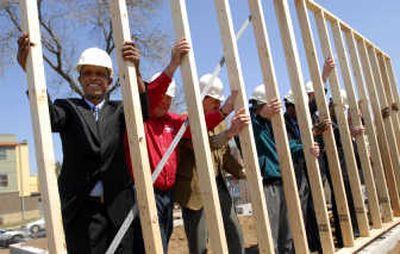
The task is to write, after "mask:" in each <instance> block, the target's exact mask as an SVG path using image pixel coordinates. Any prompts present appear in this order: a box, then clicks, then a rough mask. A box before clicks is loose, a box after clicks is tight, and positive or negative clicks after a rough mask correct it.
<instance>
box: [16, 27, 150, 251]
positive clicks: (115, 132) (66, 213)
mask: <svg viewBox="0 0 400 254" xmlns="http://www.w3.org/2000/svg"><path fill="white" fill-rule="evenodd" d="M30 45H31V44H30V42H29V38H28V35H27V34H24V35H23V36H22V37H21V38H20V39H19V41H18V46H19V48H18V61H19V63H20V65H21V67H22V68H23V69H25V63H26V57H27V54H28V52H29V48H30ZM122 51H123V56H124V58H125V60H127V61H131V62H133V63H134V65H135V67H136V68H137V73H139V70H138V66H139V58H140V52H139V50H138V49H137V48H136V47H135V45H134V44H133V43H130V42H128V43H125V45H124V47H123V50H122ZM76 69H77V71H78V72H79V82H80V84H81V86H82V90H83V98H70V99H58V100H56V101H55V102H54V103H52V102H51V101H50V100H49V111H50V118H51V125H52V130H53V132H58V133H59V134H60V136H61V141H62V148H63V156H64V159H63V165H62V169H61V173H60V175H59V178H58V184H59V192H60V197H61V207H62V215H63V223H64V230H65V236H66V242H67V250H68V253H71V254H76V253H82V254H88V253H105V252H106V250H107V248H108V246H109V244H110V243H111V241H112V239H113V237H114V235H115V234H116V232H117V231H118V229H119V227H120V225H121V224H122V222H123V220H124V218H125V216H126V215H127V213H128V211H129V210H130V209H131V208H132V207H133V205H134V193H133V188H132V179H131V177H130V176H129V173H128V170H127V167H126V164H125V160H124V154H123V146H122V145H121V144H122V143H121V142H122V134H123V133H124V130H125V119H124V113H123V107H122V103H121V102H120V101H110V100H108V99H107V93H108V89H109V86H110V84H111V83H112V74H113V69H112V61H111V58H110V56H109V55H108V54H107V53H106V52H105V51H103V50H101V49H98V48H89V49H87V50H85V51H84V52H82V54H81V56H80V58H79V61H78V64H77V66H76ZM138 85H139V88H140V89H139V90H140V91H141V92H142V95H144V84H143V81H142V80H141V78H140V75H138ZM142 97H143V98H141V99H142V100H141V101H142V108H143V109H146V103H145V101H146V99H145V96H142ZM132 236H133V233H132V232H129V231H128V233H127V234H125V237H124V239H123V241H122V242H121V245H120V247H119V249H118V250H117V253H133V246H132V244H133V241H132Z"/></svg>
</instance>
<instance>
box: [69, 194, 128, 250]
mask: <svg viewBox="0 0 400 254" xmlns="http://www.w3.org/2000/svg"><path fill="white" fill-rule="evenodd" d="M118 229H119V228H118V227H116V226H115V225H114V224H113V223H112V222H111V220H110V218H109V216H108V214H107V212H106V209H105V206H104V205H103V204H102V203H101V202H100V200H96V199H94V198H90V197H88V198H87V199H86V200H85V202H84V203H83V206H82V209H80V211H79V212H78V214H77V215H76V217H75V218H74V219H73V220H72V221H71V222H70V223H68V224H64V230H65V238H66V242H67V251H68V254H104V253H105V252H106V251H107V249H108V247H109V245H110V244H111V241H112V240H113V238H114V236H115V235H116V234H117V232H118ZM116 253H118V254H125V253H126V254H128V253H129V254H131V253H133V227H132V226H131V227H130V228H129V230H128V232H127V233H126V234H125V237H124V238H123V240H122V242H121V244H120V246H119V247H118V249H117V251H116Z"/></svg>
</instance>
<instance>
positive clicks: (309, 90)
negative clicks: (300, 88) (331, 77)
mask: <svg viewBox="0 0 400 254" xmlns="http://www.w3.org/2000/svg"><path fill="white" fill-rule="evenodd" d="M305 88H306V93H313V92H314V86H313V82H312V81H307V82H306V85H305Z"/></svg>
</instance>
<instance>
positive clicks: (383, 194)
mask: <svg viewBox="0 0 400 254" xmlns="http://www.w3.org/2000/svg"><path fill="white" fill-rule="evenodd" d="M345 37H346V41H347V46H348V49H349V53H350V59H351V63H352V70H353V75H354V78H355V81H356V83H355V84H356V87H357V88H358V89H357V90H358V95H359V98H360V101H361V105H364V106H363V107H362V108H361V114H362V116H363V119H364V122H365V127H366V134H367V137H368V138H369V147H370V151H368V152H367V154H368V155H369V156H370V160H371V162H372V169H373V170H374V177H375V181H376V188H377V191H378V196H379V204H380V205H381V206H382V219H383V221H384V222H389V221H392V219H393V211H392V208H393V210H394V211H395V213H396V214H399V212H400V200H399V195H398V192H397V184H396V181H395V178H394V175H393V171H391V172H392V176H390V173H389V172H390V171H388V174H387V177H388V180H386V179H385V172H384V167H383V163H382V158H381V156H380V154H381V151H380V149H379V145H378V140H377V137H376V132H375V128H374V123H373V120H372V119H373V117H372V115H371V112H370V111H369V110H368V104H367V93H366V91H365V86H364V80H363V77H362V73H361V64H360V59H359V56H358V54H357V48H356V44H355V41H354V40H355V39H354V34H353V33H352V32H345ZM357 146H358V147H359V149H360V145H359V144H358V142H357ZM360 156H361V154H360ZM360 159H361V163H363V160H365V158H363V157H360ZM368 161H369V160H368ZM364 163H365V162H364ZM388 186H389V188H388ZM388 189H389V190H388Z"/></svg>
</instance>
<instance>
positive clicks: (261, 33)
mask: <svg viewBox="0 0 400 254" xmlns="http://www.w3.org/2000/svg"><path fill="white" fill-rule="evenodd" d="M248 3H249V7H250V12H251V16H252V23H253V29H254V35H255V39H256V43H257V49H258V57H259V61H260V64H261V71H262V74H263V81H264V84H265V91H266V94H267V100H271V99H274V98H280V95H279V89H278V82H277V80H276V75H275V67H274V64H273V59H272V54H271V46H270V42H269V37H268V32H267V27H266V25H265V21H264V20H265V18H264V13H263V11H262V10H263V8H262V4H261V1H260V0H257V1H254V0H249V1H248ZM271 122H272V128H273V130H274V138H275V141H276V148H277V151H278V155H279V165H280V167H281V174H282V179H283V188H284V193H285V200H286V205H287V211H288V218H289V222H290V231H291V233H292V237H293V241H294V246H295V250H296V253H308V252H309V249H308V248H309V247H308V242H307V236H306V232H305V228H304V221H303V214H302V210H301V204H300V199H299V193H298V187H297V183H296V176H295V174H294V172H295V169H294V167H293V161H292V156H291V152H290V149H289V141H288V137H287V130H286V125H285V120H284V118H283V114H282V112H281V113H280V114H278V115H276V116H274V117H273V118H272V119H271ZM267 205H268V204H267Z"/></svg>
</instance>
